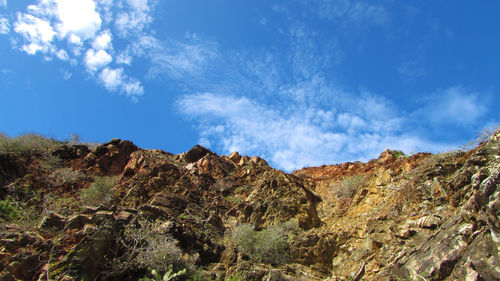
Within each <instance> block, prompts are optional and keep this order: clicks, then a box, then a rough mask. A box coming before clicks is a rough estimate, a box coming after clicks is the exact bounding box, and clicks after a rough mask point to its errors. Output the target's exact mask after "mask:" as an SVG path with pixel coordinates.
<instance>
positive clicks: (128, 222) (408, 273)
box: [0, 131, 500, 281]
mask: <svg viewBox="0 0 500 281" xmlns="http://www.w3.org/2000/svg"><path fill="white" fill-rule="evenodd" d="M499 182H500V132H499V131H497V132H496V133H494V134H492V135H491V136H489V138H488V139H485V140H484V141H483V142H481V143H480V144H479V145H478V146H477V147H475V148H473V149H471V150H468V151H452V152H447V153H441V154H436V155H433V154H429V153H418V154H414V155H411V156H406V155H404V154H402V153H400V152H399V151H390V150H386V151H384V152H383V153H382V154H381V155H380V156H379V157H378V158H377V159H373V160H371V161H369V162H368V163H361V162H354V163H343V164H339V165H331V166H321V167H311V168H304V169H302V170H298V171H295V172H293V173H291V174H288V173H285V172H283V171H280V170H276V169H273V168H272V167H270V166H269V165H268V164H267V162H266V161H265V160H264V159H261V158H259V157H248V156H241V155H239V154H238V153H232V154H231V155H228V156H219V155H217V154H215V153H213V152H211V151H210V150H208V149H206V148H204V147H201V146H195V147H193V148H192V149H191V150H190V151H188V152H185V153H182V154H179V155H174V154H170V153H167V152H164V151H160V150H145V149H140V148H138V147H137V146H135V145H134V144H133V143H132V142H130V141H122V140H119V139H114V140H112V141H110V142H109V143H105V144H102V145H98V146H94V147H92V146H91V147H89V146H87V145H84V144H76V145H74V144H70V143H64V142H57V141H53V140H47V139H43V138H39V137H34V136H29V137H24V138H23V137H20V138H17V139H10V138H2V139H1V140H0V199H2V200H1V201H0V219H1V224H0V247H1V248H0V272H1V273H0V280H138V279H140V278H146V280H158V279H159V280H254V281H258V280H500V262H499V252H500V220H499V218H498V217H499V212H500V199H499V198H500V196H499V192H500V189H499V188H498V184H499ZM174 273H175V274H174Z"/></svg>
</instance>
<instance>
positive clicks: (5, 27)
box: [0, 17, 10, 34]
mask: <svg viewBox="0 0 500 281" xmlns="http://www.w3.org/2000/svg"><path fill="white" fill-rule="evenodd" d="M9 32H10V24H9V20H8V19H6V18H4V17H0V34H7V33H9Z"/></svg>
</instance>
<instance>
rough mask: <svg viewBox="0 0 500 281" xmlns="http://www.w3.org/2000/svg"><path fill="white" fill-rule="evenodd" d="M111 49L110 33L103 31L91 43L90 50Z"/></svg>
mask: <svg viewBox="0 0 500 281" xmlns="http://www.w3.org/2000/svg"><path fill="white" fill-rule="evenodd" d="M111 47H112V45H111V32H110V31H109V30H105V31H103V32H102V33H101V34H100V35H99V36H97V37H96V38H95V39H94V42H93V43H92V48H94V49H95V50H106V49H109V48H111Z"/></svg>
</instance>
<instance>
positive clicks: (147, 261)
mask: <svg viewBox="0 0 500 281" xmlns="http://www.w3.org/2000/svg"><path fill="white" fill-rule="evenodd" d="M160 229H161V226H160V222H159V221H158V222H155V223H152V222H148V221H141V222H140V227H138V228H137V227H135V226H134V225H127V226H126V227H125V231H124V239H123V240H121V243H122V245H123V246H124V247H125V249H126V251H125V253H124V254H123V255H122V256H121V257H119V258H115V259H113V260H111V264H112V267H113V269H114V270H116V271H119V270H123V269H127V268H143V269H145V268H148V269H150V271H151V272H152V270H154V271H155V272H156V273H157V276H160V274H163V273H165V274H167V273H168V272H169V271H170V274H172V272H179V271H182V270H185V269H186V268H188V266H187V264H185V261H184V260H183V259H182V250H181V249H180V248H179V247H178V246H177V245H176V241H175V240H174V239H173V238H172V237H171V236H169V235H165V234H163V233H161V231H160ZM153 275H154V274H153ZM162 276H163V275H162ZM166 276H168V275H166ZM153 278H156V277H153ZM144 280H151V279H144ZM153 280H156V279H153ZM160 280H161V279H160ZM167 280H171V279H167Z"/></svg>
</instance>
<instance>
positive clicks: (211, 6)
mask: <svg viewBox="0 0 500 281" xmlns="http://www.w3.org/2000/svg"><path fill="white" fill-rule="evenodd" d="M499 8H500V3H498V1H492V0H490V1H482V2H481V4H475V5H472V4H471V3H470V2H468V1H455V2H454V3H453V5H452V6H450V5H449V4H447V3H445V2H443V1H433V2H432V3H422V2H421V1H405V2H404V3H401V2H399V1H378V2H376V3H375V2H372V1H344V0H316V1H303V0H294V1H288V2H287V3H281V2H277V1H251V2H244V3H243V2H241V3H236V2H234V1H222V0H221V1H216V2H209V1H201V0H199V1H194V0H193V1H181V2H179V1H157V0H116V1H111V0H30V1H28V0H22V1H12V0H0V56H1V60H0V89H1V90H0V99H1V103H2V104H3V105H6V106H4V107H3V110H2V111H1V113H0V130H2V131H4V132H5V133H7V134H8V135H13V136H14V135H18V134H20V133H25V132H37V133H42V134H45V135H48V136H51V137H57V138H61V139H62V138H66V137H68V136H69V135H70V134H71V133H78V134H80V135H81V136H82V137H83V139H84V140H89V141H105V140H107V139H110V138H113V137H120V138H129V139H134V140H135V141H136V142H137V143H138V144H139V145H140V146H143V147H144V146H145V147H153V148H162V149H165V150H168V151H173V152H181V151H186V150H188V149H189V148H190V147H192V146H193V145H194V144H196V143H201V144H202V145H204V146H207V147H209V148H210V149H212V150H213V151H216V152H217V153H220V154H229V153H230V152H232V151H235V150H238V151H240V152H241V153H242V154H249V155H259V156H261V157H263V158H265V159H268V161H269V162H270V164H271V165H273V166H275V167H278V168H283V169H286V170H292V169H296V168H301V167H303V166H310V165H318V164H324V163H340V162H344V161H354V160H368V159H370V158H374V157H376V156H377V155H378V153H379V152H380V151H383V150H384V149H386V148H391V149H401V150H404V151H405V152H407V153H411V152H417V151H433V152H435V151H442V150H447V149H455V148H456V147H457V146H458V145H462V144H466V143H467V142H469V141H470V140H472V139H474V138H475V137H476V136H477V135H478V133H479V132H480V131H481V130H483V129H485V128H492V127H494V126H495V124H497V123H498V122H499V117H498V112H497V110H496V108H499V107H500V105H499V102H498V96H499V90H500V84H499V82H498V65H500V56H498V47H499V46H500V36H498V30H497V28H496V27H497V26H499V24H500V18H498V16H497V13H496V11H498V10H499ZM174 136H175V137H174Z"/></svg>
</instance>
